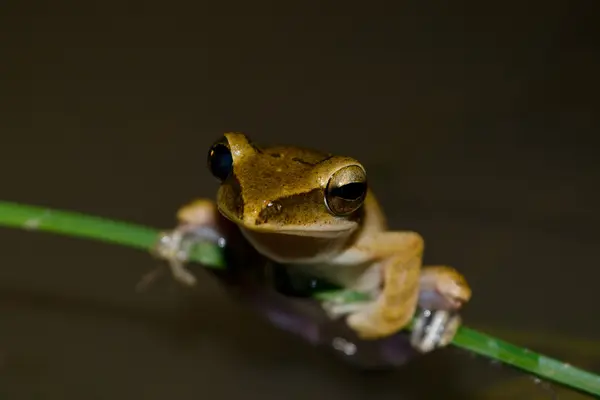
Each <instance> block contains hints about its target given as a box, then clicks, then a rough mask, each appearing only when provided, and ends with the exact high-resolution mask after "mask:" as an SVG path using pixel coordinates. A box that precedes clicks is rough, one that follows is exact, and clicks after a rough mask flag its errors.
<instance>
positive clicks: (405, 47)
mask: <svg viewBox="0 0 600 400" xmlns="http://www.w3.org/2000/svg"><path fill="white" fill-rule="evenodd" d="M36 3H37V4H36ZM593 3H594V2H578V3H576V2H566V1H565V2H544V3H541V2H528V3H517V2H514V3H512V4H511V2H496V3H495V4H494V5H493V6H492V4H491V3H487V4H486V7H484V6H482V5H480V4H479V3H476V2H471V4H466V3H464V4H461V5H459V4H454V5H441V4H436V5H432V4H431V3H428V4H425V2H417V1H415V2H401V3H397V4H392V3H391V2H388V4H385V3H382V4H376V3H366V2H358V1H356V2H343V3H342V2H331V3H329V4H327V3H316V2H315V3H302V4H299V5H297V6H291V5H287V4H286V5H282V4H280V3H277V2H243V1H237V2H230V3H218V2H156V1H148V2H144V3H140V4H137V5H133V4H129V3H116V2H115V3H112V4H111V3H109V2H85V3H83V2H82V3H73V4H67V3H64V4H62V3H61V2H48V3H46V2H20V3H17V2H13V3H7V4H4V5H3V6H2V12H1V13H0V32H1V34H0V45H1V49H2V52H1V53H0V57H1V58H0V105H1V107H2V112H1V114H0V135H1V136H0V137H1V138H2V142H1V143H2V144H1V146H2V157H1V158H0V171H1V174H2V187H1V189H0V199H2V200H9V201H17V202H23V203H30V204H35V205H43V206H48V207H53V208H61V209H67V210H72V211H80V212H85V213H91V214H95V215H100V216H104V217H109V218H115V219H122V220H128V221H132V222H136V223H141V224H145V225H149V226H153V227H160V228H169V227H171V226H172V225H173V224H174V222H175V221H174V212H175V210H176V209H177V207H178V206H179V205H181V204H182V203H185V202H187V201H188V200H190V199H192V198H194V197H198V196H200V197H202V196H214V193H215V190H216V187H217V183H216V182H215V181H214V179H213V178H212V177H211V176H210V174H209V173H208V171H207V170H206V168H205V160H206V151H207V149H208V146H209V145H210V144H211V143H212V142H213V141H214V140H215V139H216V138H218V137H219V136H220V135H221V134H222V133H223V132H226V131H232V130H239V131H244V132H246V133H247V134H249V135H250V136H251V137H252V138H253V139H254V140H255V141H257V142H259V143H265V144H271V143H286V144H287V143H289V144H297V145H302V146H309V147H315V148H319V149H323V150H325V151H331V152H334V153H338V154H343V155H349V156H353V157H356V158H358V159H359V160H361V161H362V162H363V163H364V164H365V166H366V168H367V171H368V173H369V176H370V180H371V185H372V186H373V187H374V189H375V190H376V192H377V193H378V196H379V198H380V200H381V201H382V203H383V206H384V207H385V209H386V212H387V214H388V216H389V219H390V225H391V226H392V227H393V228H395V229H412V230H417V231H419V232H420V233H422V234H423V235H424V237H425V238H426V241H427V251H426V256H425V261H426V263H429V264H438V263H444V264H450V265H453V266H456V267H457V268H458V269H460V270H461V271H462V272H463V273H464V274H465V275H466V276H467V278H468V279H469V280H470V283H471V285H472V287H473V291H474V295H473V300H472V302H471V304H469V306H468V307H467V309H465V311H464V314H463V315H464V318H465V323H466V324H467V325H469V326H470V327H473V328H476V329H480V330H482V331H484V332H486V333H489V334H492V335H495V336H498V337H501V338H503V339H506V340H510V341H512V342H515V343H516V344H519V345H523V346H528V347H531V348H532V349H534V350H537V351H541V352H543V353H545V354H548V355H550V356H553V357H557V358H560V359H562V360H565V361H568V362H570V363H572V364H575V365H578V366H581V367H583V368H586V369H589V370H592V371H595V372H596V373H600V339H599V337H600V320H599V319H598V318H595V315H597V314H598V311H599V310H598V302H597V300H596V298H595V294H596V292H597V285H598V284H597V282H598V279H599V278H600V269H599V268H598V256H597V250H596V248H595V245H596V244H597V242H598V240H599V239H600V231H599V230H598V229H597V227H598V225H599V224H600V208H599V207H598V204H599V202H600V192H599V191H598V190H597V187H598V182H599V178H600V168H599V166H600V163H599V162H598V161H597V146H596V145H594V144H593V140H594V139H595V138H594V135H595V134H597V132H598V128H599V118H598V116H597V115H598V111H597V110H598V92H599V89H600V85H599V84H598V79H597V75H598V71H599V67H600V63H599V61H600V56H599V54H600V53H599V52H598V48H599V47H598V41H597V38H598V36H597V33H598V32H597V30H598V28H597V18H596V15H597V14H596V13H595V10H594V9H593V8H592V6H593V5H594V4H593ZM368 4H373V5H368ZM588 4H589V5H590V6H589V7H587V6H586V5H588ZM595 25H596V26H595ZM0 238H1V240H2V251H1V252H0V396H2V397H3V398H6V399H33V398H36V399H46V398H47V399H81V398H87V399H109V398H110V399H121V398H123V399H125V398H127V399H137V398H140V399H141V398H143V399H171V398H177V399H191V398H205V399H215V400H216V399H243V398H246V397H247V396H252V397H256V398H261V399H280V398H282V396H285V397H286V398H290V399H307V398H310V399H325V398H327V399H338V398H339V399H348V400H349V399H367V398H368V399H395V400H398V399H434V398H445V399H454V398H457V399H488V398H507V395H510V398H524V399H534V398H552V395H553V394H554V393H558V394H559V395H560V398H563V399H579V398H587V397H584V396H582V395H578V394H575V393H572V392H569V391H566V390H564V389H562V388H560V387H557V386H554V388H553V389H546V388H544V385H541V384H536V383H535V382H534V379H533V378H532V377H530V376H527V375H525V374H523V373H521V372H518V371H512V370H510V369H509V368H506V367H502V366H499V365H494V364H492V363H490V362H489V361H486V360H484V359H481V358H478V357H473V356H470V355H468V354H465V353H464V352H462V351H458V350H455V349H451V348H450V349H446V350H442V351H439V352H436V353H435V354H432V355H429V356H427V357H424V358H422V359H419V360H416V361H415V362H414V363H411V364H410V365H408V366H406V368H402V369H400V370H398V371H396V372H393V373H388V374H383V375H379V374H366V375H365V374H358V373H357V372H355V371H353V370H351V369H349V368H347V367H346V366H344V365H342V364H340V363H339V362H338V361H337V360H335V359H333V358H332V357H330V356H329V355H327V354H321V353H320V352H317V351H314V350H313V349H311V348H309V347H308V346H306V345H304V344H303V343H302V342H299V341H298V340H297V339H295V338H293V337H289V336H288V335H286V334H285V333H282V332H279V331H277V330H275V329H273V328H272V327H270V326H269V325H268V324H267V323H266V322H264V321H262V320H260V319H259V318H257V317H255V316H253V315H251V314H249V313H248V312H245V311H243V310H241V309H240V307H238V306H237V305H236V304H235V303H233V302H232V301H231V300H230V299H228V298H227V297H226V296H224V295H223V293H222V290H221V289H220V288H219V287H218V285H216V284H215V283H214V282H212V281H211V280H209V279H208V278H207V279H206V280H203V281H202V283H201V286H200V290H199V293H198V294H196V295H195V296H189V295H188V294H186V293H184V292H183V290H182V289H180V288H178V287H177V285H175V284H174V283H173V282H170V281H169V280H168V279H163V280H161V281H160V282H158V283H157V284H155V285H154V286H152V287H151V288H150V289H149V290H148V291H146V292H144V293H141V294H140V293H136V292H135V290H134V288H135V285H136V284H137V282H138V281H139V279H140V278H141V276H142V275H143V274H145V273H147V272H148V271H150V270H151V269H153V268H155V266H156V262H155V261H154V260H153V259H152V258H151V257H150V256H149V255H147V254H144V253H141V252H138V251H135V250H130V249H126V248H121V247H117V246H111V245H107V244H102V243H96V242H91V241H85V240H77V239H71V238H65V237H59V236H53V235H48V234H34V233H28V232H22V231H17V230H8V229H1V230H0Z"/></svg>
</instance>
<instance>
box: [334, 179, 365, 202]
mask: <svg viewBox="0 0 600 400" xmlns="http://www.w3.org/2000/svg"><path fill="white" fill-rule="evenodd" d="M366 190H367V184H366V183H365V182H353V183H348V184H346V185H344V186H340V187H336V188H335V189H333V190H332V192H331V194H332V195H333V196H335V197H339V198H342V199H344V200H358V199H360V198H361V197H362V196H363V195H364V194H365V191H366Z"/></svg>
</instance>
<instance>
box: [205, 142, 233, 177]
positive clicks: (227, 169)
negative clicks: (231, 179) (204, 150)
mask: <svg viewBox="0 0 600 400" xmlns="http://www.w3.org/2000/svg"><path fill="white" fill-rule="evenodd" d="M209 165H210V170H211V172H212V174H213V175H214V176H216V177H217V178H219V179H221V180H225V179H226V178H227V177H228V176H229V174H230V173H231V169H232V167H233V158H232V156H231V151H229V149H228V148H227V146H225V145H222V144H218V145H216V146H214V147H213V148H212V149H211V150H210V154H209Z"/></svg>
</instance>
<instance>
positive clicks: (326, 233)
mask: <svg viewBox="0 0 600 400" xmlns="http://www.w3.org/2000/svg"><path fill="white" fill-rule="evenodd" d="M208 169H209V170H210V172H211V173H212V175H214V177H215V178H217V179H218V181H219V182H220V187H219V189H218V192H217V195H216V201H212V200H209V199H198V200H195V201H192V202H191V203H189V204H186V205H184V206H182V207H181V208H180V209H179V210H178V213H177V216H178V219H179V221H180V223H181V226H184V227H188V228H190V227H191V228H197V227H216V226H218V225H219V224H222V223H223V221H227V222H228V223H233V224H234V225H235V226H237V227H238V228H239V231H240V232H241V233H242V235H243V237H244V238H245V239H246V240H247V241H248V242H249V243H250V244H251V245H252V246H253V247H254V249H255V250H256V251H257V252H258V253H260V254H261V255H262V256H264V257H266V258H267V259H269V260H272V261H274V262H276V263H278V264H282V265H284V266H285V268H289V269H290V270H299V271H303V272H305V273H310V274H314V275H315V276H319V277H323V278H325V279H327V280H328V281H330V282H333V283H335V284H338V285H340V286H342V287H344V288H347V289H353V290H357V291H361V292H363V293H368V294H370V295H371V300H369V301H363V302H359V303H353V304H351V305H348V304H341V303H340V304H338V303H336V302H335V301H329V302H325V303H324V304H323V306H324V307H325V308H326V309H327V311H328V312H329V314H330V315H331V316H332V317H344V318H346V323H347V325H348V326H349V327H350V328H351V329H352V330H354V331H355V332H356V333H357V335H358V336H359V337H360V338H361V339H364V340H375V339H379V338H384V337H386V336H389V335H392V334H394V333H396V332H398V331H399V330H401V329H402V328H405V327H406V326H407V324H409V323H410V322H411V319H412V317H413V315H414V313H415V311H416V309H417V307H418V306H420V307H421V308H424V309H427V310H433V311H439V310H442V311H448V312H457V311H458V310H459V309H460V308H461V307H462V306H463V305H464V304H465V303H466V302H468V301H469V299H470V297H471V289H470V287H469V285H468V284H467V282H466V280H465V278H464V277H463V276H462V275H461V274H460V273H459V272H457V271H456V270H455V269H454V268H451V267H448V266H429V267H422V257H423V250H424V241H423V238H422V237H421V236H420V235H419V234H418V233H416V232H412V231H395V230H390V229H388V227H387V224H386V219H385V216H384V214H383V212H382V210H381V208H380V206H379V203H378V201H377V199H376V197H375V195H374V193H373V191H372V190H371V188H370V187H369V185H368V180H367V174H366V171H365V168H364V166H363V165H362V164H361V163H359V162H358V161H357V160H355V159H353V158H351V157H345V156H339V155H333V154H329V153H323V152H320V151H316V150H312V149H305V148H301V147H294V146H272V147H259V146H258V145H256V144H254V143H253V142H252V141H251V140H250V139H249V137H248V136H246V135H245V134H243V133H237V132H231V133H226V134H225V135H224V136H223V137H222V138H221V139H220V140H218V141H216V142H215V143H214V144H213V145H212V146H211V148H210V150H209V152H208ZM178 275H179V276H181V275H182V274H178ZM183 280H184V281H188V282H189V279H183ZM192 280H193V279H192ZM455 328H456V324H455V327H454V329H455Z"/></svg>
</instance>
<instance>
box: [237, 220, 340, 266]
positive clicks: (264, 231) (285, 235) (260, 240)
mask: <svg viewBox="0 0 600 400" xmlns="http://www.w3.org/2000/svg"><path fill="white" fill-rule="evenodd" d="M238 226H239V227H240V231H241V232H242V234H243V235H244V237H245V238H246V240H248V242H250V244H251V245H252V246H253V247H254V248H255V249H256V250H257V251H258V252H259V253H261V254H263V255H265V256H267V257H269V258H270V259H272V260H274V261H276V262H280V263H297V262H303V263H316V262H320V261H322V260H325V259H328V258H329V257H330V256H331V255H333V254H337V253H338V252H339V251H340V250H341V249H342V248H343V246H344V245H345V243H346V240H345V239H346V238H347V237H348V236H349V235H350V234H351V232H352V231H351V230H340V229H336V230H332V229H329V230H307V229H306V228H305V227H302V228H301V229H300V228H298V229H289V227H288V229H285V230H282V229H279V228H277V227H267V228H265V227H259V228H257V227H256V226H250V227H247V226H246V225H245V224H239V225H238Z"/></svg>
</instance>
